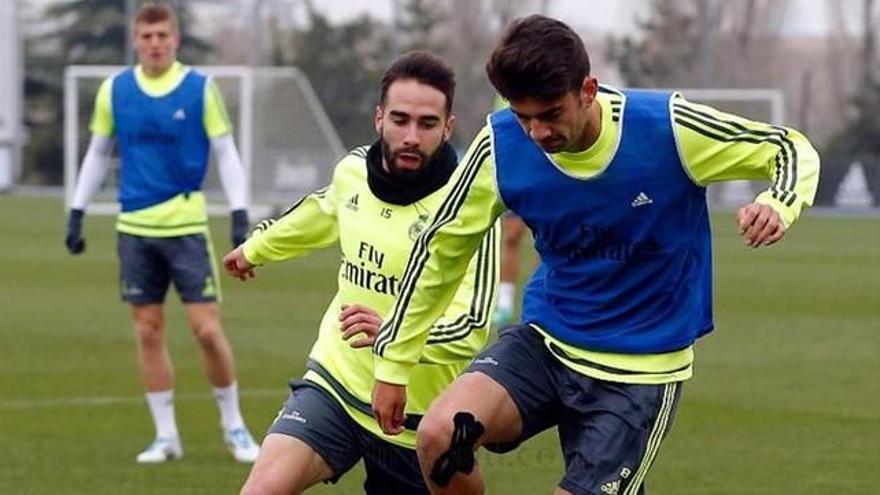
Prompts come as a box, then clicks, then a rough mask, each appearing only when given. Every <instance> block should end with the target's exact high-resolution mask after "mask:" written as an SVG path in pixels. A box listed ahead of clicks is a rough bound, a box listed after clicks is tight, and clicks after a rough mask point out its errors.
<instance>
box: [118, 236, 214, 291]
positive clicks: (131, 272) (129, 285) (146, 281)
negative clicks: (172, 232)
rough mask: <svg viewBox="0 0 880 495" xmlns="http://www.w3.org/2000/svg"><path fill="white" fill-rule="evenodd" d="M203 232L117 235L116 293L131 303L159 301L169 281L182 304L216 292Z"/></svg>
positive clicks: (211, 264)
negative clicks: (117, 265)
mask: <svg viewBox="0 0 880 495" xmlns="http://www.w3.org/2000/svg"><path fill="white" fill-rule="evenodd" d="M209 242H210V241H209V240H208V239H207V237H206V236H205V235H204V234H191V235H184V236H179V237H141V236H136V235H130V234H124V233H122V232H120V233H118V235H117V245H116V249H117V253H118V255H119V268H120V273H119V294H120V297H121V298H122V300H123V301H126V302H129V303H132V304H159V303H162V302H164V301H165V294H166V293H167V292H168V287H169V285H170V284H171V283H172V282H173V283H174V287H175V288H176V289H177V293H178V294H179V295H180V300H181V301H183V302H184V303H196V302H215V301H217V300H218V299H219V295H220V281H219V280H218V279H217V274H216V271H215V265H214V261H213V259H212V257H211V256H212V252H211V246H210V245H209Z"/></svg>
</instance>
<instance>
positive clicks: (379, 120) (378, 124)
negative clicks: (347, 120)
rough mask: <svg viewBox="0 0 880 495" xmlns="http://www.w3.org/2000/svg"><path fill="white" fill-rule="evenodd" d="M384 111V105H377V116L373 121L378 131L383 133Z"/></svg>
mask: <svg viewBox="0 0 880 495" xmlns="http://www.w3.org/2000/svg"><path fill="white" fill-rule="evenodd" d="M383 115H384V112H383V111H382V105H376V118H375V119H374V121H373V124H375V126H376V132H378V133H379V134H382V117H383Z"/></svg>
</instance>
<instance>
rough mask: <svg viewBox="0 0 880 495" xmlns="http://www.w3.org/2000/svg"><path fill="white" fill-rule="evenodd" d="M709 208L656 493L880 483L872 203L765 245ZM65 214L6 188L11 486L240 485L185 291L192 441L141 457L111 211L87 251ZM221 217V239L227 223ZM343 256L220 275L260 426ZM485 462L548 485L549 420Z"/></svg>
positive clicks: (871, 487)
mask: <svg viewBox="0 0 880 495" xmlns="http://www.w3.org/2000/svg"><path fill="white" fill-rule="evenodd" d="M714 221H715V240H716V242H715V246H716V272H715V273H716V327H717V329H716V331H715V332H714V333H713V334H712V335H711V336H709V337H708V338H706V339H704V340H703V341H701V342H700V343H699V344H698V346H697V362H696V367H695V368H696V376H695V378H694V379H693V380H692V381H690V382H689V383H688V384H687V385H686V386H685V391H684V398H683V402H682V405H681V409H680V410H679V414H678V418H677V420H676V422H675V426H674V428H673V431H672V434H671V436H670V438H669V440H668V441H667V442H666V444H665V445H664V448H663V450H662V452H661V454H660V457H659V459H658V461H657V463H656V464H655V467H654V469H653V471H652V473H651V475H650V476H649V479H648V487H649V493H652V494H673V495H687V494H694V495H696V494H699V495H708V494H724V495H729V494H780V493H786V494H789V493H790V494H826V493H846V494H850V493H880V468H878V467H880V220H878V219H840V218H812V217H810V216H809V213H808V215H807V218H805V219H803V221H802V222H801V223H799V224H798V225H797V226H796V228H795V229H793V230H792V232H791V233H790V234H789V236H788V239H786V240H785V241H784V242H783V243H782V244H781V245H780V246H777V247H774V248H771V249H766V250H757V251H751V250H749V249H747V248H745V247H743V246H742V245H741V243H740V242H739V241H738V239H737V238H736V236H735V233H734V231H733V230H734V229H733V220H732V218H731V215H730V214H723V215H718V216H716V217H714ZM63 223H64V219H63V212H62V207H61V203H60V201H58V200H57V199H45V198H23V197H11V196H0V232H2V239H3V242H2V248H0V266H2V267H3V268H2V275H0V493H15V494H29V493H33V494H43V493H68V494H86V493H88V494H101V493H108V494H109V493H126V494H139V493H235V492H236V491H237V490H238V488H239V487H240V486H241V483H242V482H243V481H244V479H245V477H246V476H247V471H248V468H247V466H242V465H238V464H236V463H234V462H233V461H232V460H231V458H230V457H229V456H228V455H227V454H226V452H225V451H224V450H223V448H222V444H221V439H220V432H219V427H218V419H217V413H216V410H215V407H214V404H213V400H212V399H210V397H209V396H208V395H207V390H208V387H207V384H206V382H205V380H204V378H203V376H202V373H201V370H200V366H199V360H198V357H197V354H198V353H197V350H196V345H195V343H194V341H193V339H192V338H191V336H190V335H189V331H188V330H187V329H186V326H185V324H184V319H183V315H182V312H181V308H180V305H179V303H178V302H177V300H176V297H175V296H172V297H171V298H170V299H169V301H170V304H169V315H168V322H169V339H170V342H169V344H170V348H171V353H172V357H173V359H174V364H175V371H176V374H177V393H178V397H179V399H180V400H179V401H178V403H177V412H178V422H179V427H180V430H181V435H182V437H183V441H184V447H185V449H186V457H185V458H184V460H183V461H181V462H176V463H169V464H165V465H160V466H139V465H137V464H135V463H134V456H135V454H136V453H137V452H138V451H139V450H140V449H141V448H142V447H144V446H145V445H146V443H147V442H148V441H149V440H150V438H151V436H152V425H151V421H150V419H149V417H148V413H147V409H146V407H145V406H144V404H143V401H142V399H141V392H140V383H139V380H138V377H137V368H136V366H135V361H134V356H135V355H134V340H133V336H132V331H131V325H130V322H129V313H128V308H127V307H126V305H124V304H122V303H119V302H118V295H117V282H116V279H117V268H116V255H115V247H114V236H113V220H112V219H111V218H109V217H88V218H87V220H86V235H87V241H88V250H87V252H86V253H85V254H84V255H82V256H80V257H77V258H74V257H71V256H69V255H67V253H66V251H65V250H64V248H63V245H62V242H61V239H62V237H63ZM214 232H215V237H216V240H217V248H218V251H221V252H222V251H223V250H225V248H226V247H227V244H226V237H227V236H226V232H227V224H226V223H225V221H223V220H222V219H220V220H219V221H217V222H216V224H215V225H214ZM218 254H219V253H218ZM524 264H528V261H527V260H524ZM337 267H338V254H337V253H336V251H334V250H328V251H327V252H324V253H319V254H317V255H314V256H311V257H309V258H308V259H306V260H300V261H294V262H290V263H286V264H282V265H278V266H275V267H272V269H270V270H265V271H264V272H263V273H261V274H260V276H259V278H258V279H257V280H256V281H255V282H252V283H248V284H240V283H237V282H234V281H232V280H229V279H227V280H224V295H225V302H224V304H223V317H224V323H225V327H226V330H227V333H228V335H229V337H230V339H231V340H232V343H233V347H234V349H235V353H236V358H237V364H238V372H239V382H240V386H241V389H242V391H243V398H242V400H243V408H244V413H245V416H246V419H247V421H248V423H249V424H250V426H251V428H252V430H253V431H254V432H255V433H260V432H262V431H264V430H265V428H266V427H267V425H268V424H269V422H270V421H271V419H272V418H273V417H274V415H275V412H276V411H277V409H278V407H279V406H280V404H281V402H282V400H283V399H284V397H285V393H286V392H285V383H286V380H287V379H288V378H290V377H292V376H296V375H298V374H300V373H301V372H302V370H303V364H304V359H305V356H306V354H307V353H308V350H309V348H310V346H311V343H312V340H313V338H314V335H315V332H316V328H317V324H318V321H319V319H320V316H321V314H322V312H323V308H324V305H325V304H326V303H327V302H328V301H329V300H330V297H331V295H332V290H333V284H334V282H335V280H334V274H335V272H336V269H337ZM102 398H103V400H102ZM481 460H482V464H483V467H484V470H485V473H486V478H487V480H488V487H489V493H493V494H534V493H551V492H552V488H553V487H554V486H555V484H556V482H557V481H558V479H559V477H560V475H561V473H562V469H563V468H562V464H561V459H560V455H559V452H558V447H557V440H556V437H555V433H554V432H548V433H546V434H544V435H541V436H540V437H538V438H537V439H535V440H533V441H531V442H529V443H528V444H526V446H525V447H523V448H521V449H520V450H518V451H516V452H515V453H512V454H508V455H506V456H494V455H481ZM362 480H363V473H362V470H361V468H360V467H358V468H356V469H355V470H354V471H353V472H352V473H350V474H349V475H348V476H346V477H345V478H344V479H343V480H342V481H341V482H340V483H339V484H338V485H336V486H334V487H318V488H317V489H316V490H314V493H346V494H348V493H359V492H360V485H361V483H362Z"/></svg>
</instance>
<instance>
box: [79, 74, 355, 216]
mask: <svg viewBox="0 0 880 495" xmlns="http://www.w3.org/2000/svg"><path fill="white" fill-rule="evenodd" d="M124 69H125V67H124V66H108V65H71V66H68V67H67V68H66V70H65V74H64V197H65V205H66V206H68V207H69V205H70V202H71V201H72V200H73V193H74V189H75V187H76V179H77V176H78V173H79V166H80V163H81V162H82V158H83V156H84V154H85V150H86V147H87V146H88V142H89V137H90V132H89V129H88V126H89V119H90V117H91V113H92V109H93V107H94V98H95V95H96V93H97V90H98V87H99V86H100V84H101V82H102V81H103V80H104V79H106V78H107V77H109V76H112V75H113V74H116V73H118V72H119V71H121V70H124ZM195 69H197V70H199V71H200V72H202V73H204V74H207V75H209V76H211V77H212V79H213V81H214V82H215V83H216V85H217V87H218V88H219V89H220V92H221V93H222V94H223V97H224V100H225V103H226V107H227V110H228V112H229V116H230V119H231V120H232V124H233V135H234V137H235V140H236V143H237V146H238V151H239V154H240V155H241V160H242V165H243V167H244V174H245V179H246V181H247V184H248V187H247V197H248V205H249V208H250V210H251V213H252V215H254V216H264V215H265V214H267V213H268V212H270V211H272V210H273V209H275V208H277V207H279V206H284V205H288V204H290V203H293V202H294V201H295V200H296V199H297V198H298V197H300V196H302V195H303V194H305V193H307V192H309V191H311V190H313V189H316V188H318V187H320V186H321V185H323V184H324V183H326V182H328V181H329V180H330V176H331V174H332V168H333V164H334V163H335V162H336V160H338V159H339V158H341V157H342V156H343V155H344V153H345V148H344V146H343V144H342V141H341V140H340V138H339V135H338V134H337V133H336V129H335V128H334V127H333V124H332V123H331V122H330V119H329V118H328V117H327V114H326V112H325V111H324V108H323V106H322V105H321V103H320V101H319V100H318V97H317V95H316V94H315V91H314V89H313V88H312V86H311V84H310V83H309V80H308V79H307V78H306V76H305V75H304V74H303V73H302V72H301V71H300V70H299V69H297V68H295V67H248V66H200V67H195ZM212 160H213V157H212ZM118 167H119V160H118V157H117V156H116V155H115V154H114V158H113V164H112V166H111V172H110V173H108V174H107V177H106V178H105V180H104V184H103V186H102V188H101V190H100V191H99V192H98V194H97V195H96V197H95V198H94V199H93V200H92V202H91V203H90V204H89V206H88V212H89V213H91V214H115V213H116V212H118V211H119V209H118V204H117V202H116V191H117V182H116V179H117V176H118ZM203 191H204V192H205V195H206V197H207V200H208V212H209V213H210V214H212V215H214V214H225V213H226V212H228V211H229V209H228V206H227V204H226V197H225V195H224V194H223V191H222V188H221V185H220V180H219V177H218V174H217V168H216V166H214V165H213V163H212V166H210V167H209V170H208V174H207V177H206V179H205V182H204V184H203Z"/></svg>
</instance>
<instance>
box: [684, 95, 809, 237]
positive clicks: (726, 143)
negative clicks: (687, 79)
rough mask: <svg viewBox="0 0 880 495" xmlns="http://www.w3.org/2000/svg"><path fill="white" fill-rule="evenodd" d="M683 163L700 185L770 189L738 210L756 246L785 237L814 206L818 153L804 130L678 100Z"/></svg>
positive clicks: (745, 231)
mask: <svg viewBox="0 0 880 495" xmlns="http://www.w3.org/2000/svg"><path fill="white" fill-rule="evenodd" d="M673 117H674V121H675V131H676V137H677V139H678V143H679V147H680V150H681V155H682V157H681V158H682V161H683V162H684V165H685V167H686V169H687V171H688V172H689V173H690V175H691V177H692V178H693V179H694V181H695V182H697V183H698V184H700V185H708V184H710V183H713V182H720V181H728V180H737V179H747V180H767V181H769V182H770V187H768V188H767V189H766V190H765V191H763V192H761V193H760V194H759V195H758V196H757V198H756V199H755V201H754V202H753V203H751V204H749V205H746V206H744V207H743V208H741V209H740V211H739V212H738V219H737V220H738V226H739V229H740V233H741V234H742V235H743V236H744V238H745V241H746V243H747V244H748V245H750V246H752V247H758V246H760V245H769V244H772V243H774V242H776V241H778V240H779V239H781V238H782V236H783V235H784V234H785V230H786V229H787V228H788V227H789V226H790V225H791V224H792V223H794V221H795V220H797V218H798V216H799V215H800V213H801V210H802V209H803V208H804V207H807V206H810V205H812V203H813V198H814V197H815V195H816V189H817V187H818V181H819V155H818V153H816V150H815V149H814V148H813V146H812V145H811V144H810V142H809V141H808V140H807V138H806V137H804V135H803V134H801V133H800V132H798V131H796V130H794V129H791V128H785V127H779V126H774V125H771V124H767V123H763V122H757V121H752V120H748V119H745V118H743V117H740V116H737V115H733V114H729V113H725V112H721V111H719V110H716V109H714V108H712V107H709V106H706V105H700V104H696V103H691V102H688V101H686V100H684V98H681V97H676V98H675V99H674V100H673Z"/></svg>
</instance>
